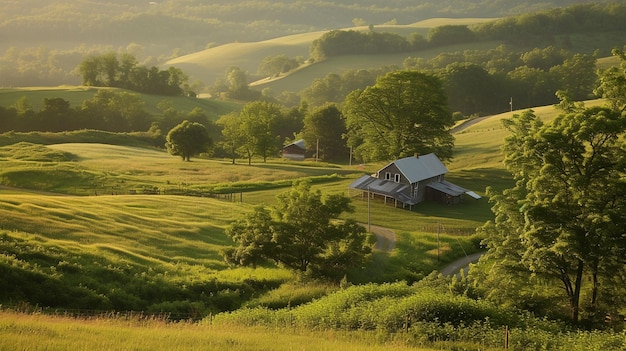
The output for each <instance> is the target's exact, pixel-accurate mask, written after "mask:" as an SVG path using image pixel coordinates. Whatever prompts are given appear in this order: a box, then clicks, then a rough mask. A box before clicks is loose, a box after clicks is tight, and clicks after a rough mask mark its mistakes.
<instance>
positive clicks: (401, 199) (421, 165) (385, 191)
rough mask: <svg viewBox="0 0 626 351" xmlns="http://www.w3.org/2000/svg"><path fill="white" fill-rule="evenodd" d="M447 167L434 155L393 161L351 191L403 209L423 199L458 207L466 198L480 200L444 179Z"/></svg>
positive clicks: (476, 195)
mask: <svg viewBox="0 0 626 351" xmlns="http://www.w3.org/2000/svg"><path fill="white" fill-rule="evenodd" d="M446 173H448V169H447V168H446V166H445V165H444V164H443V163H442V162H441V160H439V158H438V157H437V156H436V155H435V154H433V153H430V154H427V155H423V156H420V155H417V154H416V155H415V156H411V157H405V158H401V159H399V160H396V161H393V162H391V163H389V164H388V165H386V166H385V167H383V168H381V169H380V170H378V172H376V174H373V175H364V176H362V177H361V178H359V179H357V180H356V181H354V182H353V183H352V184H350V188H351V189H358V190H362V191H363V192H364V194H365V192H367V194H372V195H374V196H380V197H383V198H384V200H385V203H386V202H387V201H394V204H395V205H396V206H398V204H402V207H405V206H407V205H408V206H412V205H415V204H418V203H420V202H422V201H424V200H431V201H438V202H442V203H447V204H456V203H459V202H461V201H462V197H463V195H468V196H470V197H472V198H475V199H480V198H481V197H480V195H478V194H476V193H475V192H473V191H470V190H467V189H465V188H462V187H460V186H458V185H455V184H452V183H450V182H448V181H447V180H445V175H446Z"/></svg>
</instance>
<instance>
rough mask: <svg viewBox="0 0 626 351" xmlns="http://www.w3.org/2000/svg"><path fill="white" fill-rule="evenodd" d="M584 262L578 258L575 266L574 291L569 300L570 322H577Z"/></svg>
mask: <svg viewBox="0 0 626 351" xmlns="http://www.w3.org/2000/svg"><path fill="white" fill-rule="evenodd" d="M584 267H585V263H584V262H583V261H582V260H580V259H579V260H578V267H577V268H576V283H575V285H574V291H573V293H574V294H573V296H572V299H571V300H570V301H571V308H572V322H574V323H578V315H579V312H580V289H581V287H582V282H583V268H584Z"/></svg>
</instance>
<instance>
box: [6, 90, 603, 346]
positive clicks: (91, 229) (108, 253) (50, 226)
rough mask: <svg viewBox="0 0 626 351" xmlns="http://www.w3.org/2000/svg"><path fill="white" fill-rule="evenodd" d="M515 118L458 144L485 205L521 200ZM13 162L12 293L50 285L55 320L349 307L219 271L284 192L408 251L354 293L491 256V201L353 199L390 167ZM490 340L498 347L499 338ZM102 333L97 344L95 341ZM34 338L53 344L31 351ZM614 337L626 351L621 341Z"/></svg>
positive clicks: (210, 337) (19, 149)
mask: <svg viewBox="0 0 626 351" xmlns="http://www.w3.org/2000/svg"><path fill="white" fill-rule="evenodd" d="M601 103H602V101H601V100H594V101H589V102H587V103H586V104H587V106H592V105H597V104H601ZM534 111H535V113H536V114H537V115H538V116H540V117H541V118H542V119H544V120H545V121H548V120H551V119H552V118H554V117H555V116H556V115H558V111H557V110H555V109H554V107H552V106H546V107H538V108H535V109H534ZM518 112H519V111H516V112H513V113H518ZM511 115H512V113H505V114H501V115H497V116H490V117H487V118H485V119H483V120H481V121H479V122H477V123H476V124H473V125H471V126H469V127H467V128H466V129H464V130H462V131H460V132H458V133H456V134H455V136H456V138H457V141H456V154H455V158H454V160H453V162H452V163H451V164H450V165H449V169H450V173H449V174H448V176H447V179H449V180H451V181H453V182H455V183H458V184H459V185H462V186H464V187H467V188H469V189H472V190H474V191H476V192H478V193H479V194H484V190H485V188H486V187H488V186H492V187H495V188H497V189H503V188H506V187H508V186H510V185H511V179H510V176H509V175H508V174H507V172H506V171H505V170H504V169H503V165H502V162H501V160H502V156H501V155H500V151H499V148H500V145H502V141H503V138H504V137H505V136H506V131H505V130H504V129H503V128H502V126H501V120H502V119H503V118H508V117H510V116H511ZM466 123H468V122H466ZM0 161H1V162H0V180H1V181H0V183H1V184H4V186H2V187H0V198H1V201H0V252H2V254H1V255H0V269H1V270H3V272H4V273H3V274H2V279H4V280H5V281H4V282H3V283H2V284H4V285H5V286H7V287H9V286H15V285H16V284H18V285H19V284H22V283H24V284H32V281H33V280H35V281H39V282H40V283H39V284H38V285H36V286H32V287H30V289H31V293H32V294H33V296H35V297H39V299H40V300H39V301H40V307H46V306H50V305H55V304H57V305H58V304H61V305H64V306H67V307H66V308H65V310H70V311H71V310H72V309H79V310H82V309H84V307H81V306H93V309H94V310H98V311H107V310H110V309H111V307H110V306H117V309H132V310H142V311H146V312H147V313H157V312H160V311H169V312H172V313H173V316H194V318H198V317H201V316H206V314H207V313H209V312H212V311H223V310H228V309H233V308H238V307H239V306H251V307H254V306H274V307H275V308H284V307H286V306H297V305H299V304H301V303H306V302H308V301H311V300H314V299H321V298H323V297H324V296H330V295H332V294H334V293H335V292H336V291H338V289H339V287H338V286H336V285H334V284H319V283H306V282H298V281H297V279H296V278H295V277H294V276H293V275H292V273H290V272H289V271H286V270H284V269H280V268H277V267H275V266H272V265H267V266H263V267H257V268H231V267H228V266H227V265H226V264H225V263H224V261H223V260H222V258H221V256H220V250H221V248H223V247H224V246H226V245H231V242H230V240H229V239H228V238H227V237H226V236H225V235H224V228H225V227H226V226H227V225H229V224H230V223H231V222H232V221H233V220H234V219H236V218H239V216H242V215H244V214H245V213H246V212H247V211H250V210H251V209H252V208H253V207H254V206H255V205H258V204H271V203H273V202H274V201H275V196H276V194H277V193H279V192H281V191H283V190H286V189H287V187H288V186H289V184H290V182H289V181H285V180H293V179H297V178H308V179H312V180H314V188H317V189H320V190H322V191H323V192H324V193H344V194H346V195H349V196H350V197H351V198H352V199H353V205H354V207H355V210H356V211H355V212H354V213H352V214H347V215H346V216H349V217H351V218H355V219H357V220H358V221H360V222H362V223H364V224H366V223H367V221H368V217H369V218H370V219H371V223H372V224H373V225H378V226H384V227H388V228H391V229H393V230H394V231H395V234H396V240H397V241H396V244H395V249H394V250H393V251H392V252H391V253H388V252H381V251H376V252H375V253H374V255H373V257H372V260H371V261H370V263H369V264H368V265H367V266H366V267H365V268H364V269H362V270H357V271H354V272H352V273H351V274H350V277H349V278H350V280H351V281H352V282H354V283H366V282H371V281H375V282H384V281H395V280H405V281H409V282H413V281H417V280H420V279H422V278H423V277H425V276H426V275H428V273H430V272H431V271H432V270H437V269H439V268H441V267H443V266H445V265H446V264H447V263H449V262H451V261H452V260H454V259H455V258H458V257H462V256H464V255H466V254H470V253H473V252H476V251H478V250H479V248H478V246H477V243H478V241H479V240H480V238H478V237H476V236H472V233H473V232H474V229H475V228H476V227H477V226H480V225H481V224H482V223H484V222H485V221H486V220H489V219H490V218H491V217H492V214H491V212H490V209H489V208H490V204H489V202H488V201H487V200H488V199H485V198H484V199H481V200H478V201H476V200H469V199H468V200H466V201H465V202H464V203H462V204H460V205H458V206H444V205H438V204H433V203H422V204H419V205H418V206H416V207H415V208H414V209H413V210H412V211H409V210H404V209H398V208H394V207H393V206H392V205H390V204H384V203H382V202H378V201H373V202H372V203H371V204H370V206H368V203H367V202H366V201H364V200H362V198H361V195H360V194H358V193H356V192H350V191H349V190H348V185H349V183H350V182H352V181H353V180H354V179H356V178H357V177H358V176H360V175H361V174H364V173H372V172H374V171H375V170H377V169H378V168H379V167H380V166H381V165H382V164H366V165H353V166H348V165H331V164H324V163H315V162H304V163H298V162H287V161H284V160H278V159H275V160H270V162H268V163H267V164H265V163H261V162H258V161H259V160H255V162H254V163H253V164H252V165H250V166H249V165H247V164H246V163H245V161H244V160H241V161H240V163H238V164H235V165H232V164H230V160H213V159H201V158H198V159H193V160H192V162H182V161H181V160H180V159H179V158H177V157H173V156H170V155H168V154H167V153H165V152H164V151H161V150H156V149H149V148H140V147H133V146H121V145H111V144H99V143H59V144H50V145H48V146H44V145H37V144H26V143H23V144H17V145H16V144H13V145H7V146H3V147H0ZM216 184H217V185H216ZM7 185H10V186H9V187H7ZM229 187H230V188H229ZM154 188H158V189H159V190H163V191H164V190H165V189H181V188H184V189H212V190H215V189H218V188H219V189H226V194H229V193H228V189H231V190H232V193H233V194H234V195H233V196H230V195H221V196H220V197H217V198H207V197H192V196H175V195H147V194H142V189H154ZM241 189H245V190H246V191H244V192H240V191H241ZM131 191H132V193H133V194H131ZM96 194H97V196H96ZM241 200H242V201H241ZM368 208H370V210H369V212H370V215H369V216H368ZM438 232H439V235H437V233H438ZM438 237H439V238H438ZM438 242H439V243H438ZM8 267H12V268H8ZM207 292H210V294H206V295H205V293H207ZM27 306H28V305H27ZM108 306H109V307H108ZM120 306H122V307H120ZM124 306H127V307H126V308H124ZM28 308H29V309H30V308H32V306H31V307H28ZM312 308H313V307H312ZM35 310H37V309H35ZM46 311H47V312H50V311H51V310H50V309H46ZM281 313H282V312H281ZM355 313H356V312H355ZM175 318H176V317H175ZM205 322H206V320H205ZM0 329H2V330H3V336H4V337H3V339H2V341H0V349H13V348H14V347H15V345H20V347H22V348H26V349H32V350H39V349H41V350H43V349H46V350H64V349H67V348H68V342H71V341H68V340H80V342H79V343H76V342H72V344H71V345H72V348H75V349H78V350H80V349H87V348H94V347H96V348H98V347H99V346H95V345H100V346H102V347H103V348H106V349H113V350H115V349H119V350H122V349H129V348H131V349H146V350H147V349H165V348H167V349H177V348H179V349H202V348H205V347H206V346H207V345H211V347H214V348H224V347H225V348H228V349H231V350H253V349H254V350H257V349H259V347H261V349H263V348H266V349H273V350H283V349H284V350H291V349H294V347H296V345H297V346H298V347H297V348H299V349H306V350H318V349H319V350H327V349H337V348H339V349H346V350H350V349H365V350H368V349H371V350H378V349H392V350H393V349H397V350H404V349H416V348H410V347H409V346H408V345H413V346H415V345H421V343H422V342H421V341H416V339H414V337H415V336H413V337H412V339H410V340H409V339H406V338H405V337H403V336H402V334H394V333H392V334H388V333H382V334H381V333H380V332H376V331H372V332H367V331H350V332H348V331H345V332H340V331H337V330H332V331H326V332H315V333H314V332H311V331H306V330H305V329H301V328H298V329H293V330H290V331H289V332H288V333H285V330H284V328H275V327H271V326H267V325H266V326H265V327H259V326H256V327H246V326H244V325H237V324H235V325H231V324H228V323H226V324H221V325H210V324H209V325H207V324H206V323H204V324H195V323H174V324H171V323H165V322H163V321H160V320H148V321H146V320H133V319H131V320H130V321H129V320H126V319H115V318H114V319H108V318H106V319H99V318H96V319H90V320H89V321H87V322H85V321H84V320H82V319H79V320H75V319H72V318H67V317H51V316H43V315H38V314H34V315H33V314H30V315H25V314H16V313H13V312H10V311H4V312H0ZM422 332H423V331H420V332H418V334H419V333H422ZM454 332H455V333H459V332H460V331H459V330H455V331H454ZM480 332H485V333H491V334H493V335H494V336H495V337H496V339H497V338H499V332H498V331H497V330H492V329H489V330H481V331H480ZM276 333H280V335H281V340H283V341H282V342H281V344H280V345H276V344H275V339H276V336H275V335H276ZM524 333H525V332H524ZM542 333H545V332H542ZM90 334H97V336H96V337H94V338H89V337H87V335H90ZM113 334H115V335H117V336H113ZM491 334H490V335H491ZM120 335H122V336H123V337H119V336H120ZM416 335H417V334H416ZM524 335H526V334H524ZM541 335H542V336H541V337H542V338H543V339H542V340H543V341H541V342H545V343H546V344H549V342H550V341H549V340H550V338H549V334H541ZM34 337H37V338H38V339H39V340H45V343H41V342H39V343H37V344H36V345H35V344H32V343H30V340H31V339H33V338H34ZM526 337H529V336H524V338H526ZM581 337H585V336H584V335H583V336H581ZM282 338H284V339H282ZM611 338H612V339H608V340H611V342H614V341H613V340H615V339H614V338H615V336H613V335H612V336H611ZM148 339H149V340H148ZM182 339H184V340H185V341H179V340H182ZM405 339H406V340H405ZM418 340H419V339H418ZM559 340H562V339H559ZM565 340H566V341H563V342H564V343H565V344H567V339H565ZM559 342H561V341H559ZM594 342H595V341H594ZM427 344H428V345H433V344H432V342H428V343H427ZM263 345H266V346H263ZM440 345H441V346H440V347H442V348H448V347H452V346H450V344H445V343H442V344H440ZM444 345H447V346H444ZM459 345H461V346H459ZM476 345H478V344H473V343H466V344H463V343H461V344H458V345H457V346H455V347H474V346H476ZM283 347H284V348H283ZM485 349H488V348H485Z"/></svg>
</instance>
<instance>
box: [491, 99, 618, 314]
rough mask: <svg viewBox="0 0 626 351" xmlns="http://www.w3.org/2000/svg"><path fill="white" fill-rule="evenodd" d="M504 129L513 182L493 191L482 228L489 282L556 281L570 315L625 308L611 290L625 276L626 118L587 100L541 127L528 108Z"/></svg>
mask: <svg viewBox="0 0 626 351" xmlns="http://www.w3.org/2000/svg"><path fill="white" fill-rule="evenodd" d="M505 127H506V128H507V129H508V130H509V131H510V132H511V136H509V137H507V138H506V140H505V144H504V147H503V150H504V153H505V161H504V162H505V165H506V166H507V168H508V169H509V170H510V171H511V172H512V173H513V175H514V178H515V181H516V183H515V186H514V187H513V188H511V189H508V190H505V191H504V192H503V193H502V194H497V193H495V192H493V191H492V190H490V191H489V193H490V195H492V197H491V198H492V201H493V203H494V207H493V210H494V213H495V215H496V217H495V221H494V222H493V223H487V224H486V225H485V227H483V230H484V231H485V232H486V233H487V234H488V237H487V239H486V240H485V242H486V243H487V244H488V246H489V251H488V253H487V255H486V256H485V260H487V262H488V261H489V260H491V261H493V262H497V263H496V266H498V267H495V266H491V265H490V267H492V268H493V269H492V268H490V269H489V273H488V274H487V275H485V276H484V278H486V279H485V280H486V282H485V285H487V286H490V289H492V290H496V291H502V287H501V285H502V284H501V282H502V281H513V282H514V283H513V284H510V285H511V286H513V285H518V286H520V285H528V284H529V283H530V282H535V283H536V282H538V281H540V280H542V281H543V282H544V283H548V284H550V283H551V282H560V284H561V286H562V290H561V291H562V295H561V302H564V304H563V305H565V306H568V307H569V316H570V318H571V320H572V322H574V323H577V322H579V319H580V317H581V311H582V312H584V314H583V315H582V317H583V319H585V320H586V321H589V322H596V323H597V322H599V321H603V320H604V317H605V316H606V315H607V314H617V311H619V309H620V308H624V307H625V306H626V300H625V299H624V298H623V296H622V297H619V296H620V295H619V293H616V292H618V290H617V289H619V287H622V286H624V283H625V282H624V279H625V278H626V261H625V259H624V257H626V242H625V241H624V232H625V231H626V184H625V183H624V174H626V161H625V160H626V158H625V156H626V145H625V144H624V141H623V140H624V139H623V138H624V136H625V135H626V117H624V116H622V115H621V114H620V113H619V112H616V111H613V110H610V109H607V108H587V109H577V110H576V111H575V112H573V113H569V114H564V115H561V116H559V117H557V118H556V119H555V120H554V121H553V122H552V123H550V124H545V125H544V124H543V123H542V122H541V121H540V120H539V119H538V118H537V117H536V116H535V115H534V114H533V113H532V111H527V112H525V113H524V114H522V115H521V116H518V115H516V116H514V117H513V118H512V119H510V120H505ZM533 277H535V278H534V279H533ZM517 279H522V281H521V283H519V282H520V281H519V280H517ZM479 280H480V279H479ZM516 281H517V282H518V283H519V284H517V283H515V282H516ZM498 285H500V287H498ZM507 285H509V284H507ZM507 289H510V288H509V286H507ZM527 289H528V288H527ZM531 289H532V288H531ZM537 289H538V288H537V287H535V291H534V292H532V294H533V295H537V294H538V291H540V290H541V289H539V290H537ZM527 293H528V292H527ZM526 297H528V296H526ZM583 299H584V301H583Z"/></svg>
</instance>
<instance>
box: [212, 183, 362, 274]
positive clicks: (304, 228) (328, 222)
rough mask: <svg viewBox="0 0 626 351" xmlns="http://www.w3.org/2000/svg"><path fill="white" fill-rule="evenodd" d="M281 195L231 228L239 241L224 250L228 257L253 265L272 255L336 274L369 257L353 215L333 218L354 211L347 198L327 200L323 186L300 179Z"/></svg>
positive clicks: (298, 267)
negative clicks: (340, 220) (313, 188)
mask: <svg viewBox="0 0 626 351" xmlns="http://www.w3.org/2000/svg"><path fill="white" fill-rule="evenodd" d="M277 200H278V201H277V204H276V205H275V206H273V207H272V208H270V209H266V208H264V207H261V206H260V207H257V208H255V209H254V212H253V213H252V214H246V215H245V216H244V217H243V218H241V219H239V220H237V221H235V222H234V223H233V224H232V225H231V226H230V227H228V228H227V230H226V234H227V235H228V236H230V237H231V238H232V239H233V240H234V241H235V242H236V243H237V244H238V246H236V247H232V248H230V249H227V250H225V251H224V257H225V259H226V260H227V261H228V262H230V263H233V264H238V265H250V264H258V263H260V262H262V261H263V260H267V259H269V260H273V261H275V262H277V263H279V264H282V265H283V266H285V267H287V268H289V269H292V270H294V271H296V272H300V273H307V274H311V275H314V276H324V277H330V278H333V279H339V278H341V277H342V276H344V275H345V274H346V272H347V270H348V269H350V268H354V267H359V266H361V265H362V264H363V263H364V262H365V260H366V258H367V256H368V255H369V253H370V251H371V248H370V247H369V246H368V245H367V244H366V233H365V229H364V228H363V227H362V226H360V225H359V224H357V223H356V222H355V221H354V220H351V219H348V220H345V221H343V222H334V219H335V218H337V217H338V216H339V215H340V214H342V213H343V212H351V211H352V206H350V199H349V198H347V197H345V196H342V195H330V196H327V197H325V198H324V199H323V198H322V194H321V192H320V191H319V190H318V191H313V190H311V185H310V183H309V182H305V181H301V182H297V183H295V184H294V186H293V187H292V188H291V190H289V191H287V192H285V193H282V194H279V195H278V196H277Z"/></svg>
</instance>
